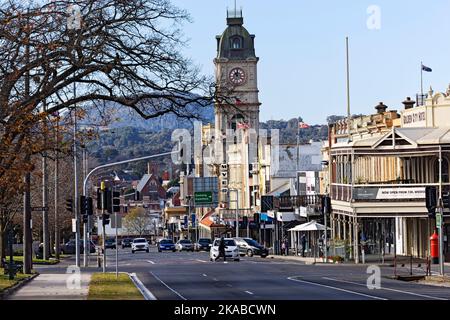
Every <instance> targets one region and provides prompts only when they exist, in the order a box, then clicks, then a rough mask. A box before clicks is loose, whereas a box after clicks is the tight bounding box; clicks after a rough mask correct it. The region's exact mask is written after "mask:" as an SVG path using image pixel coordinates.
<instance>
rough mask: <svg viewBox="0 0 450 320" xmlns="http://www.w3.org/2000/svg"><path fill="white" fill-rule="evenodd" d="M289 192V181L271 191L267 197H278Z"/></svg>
mask: <svg viewBox="0 0 450 320" xmlns="http://www.w3.org/2000/svg"><path fill="white" fill-rule="evenodd" d="M288 190H291V183H290V181H287V182H285V183H283V184H282V185H281V186H279V187H277V188H275V189H273V190H271V191H270V192H269V193H268V194H267V195H269V196H279V195H281V194H282V193H284V192H286V191H288Z"/></svg>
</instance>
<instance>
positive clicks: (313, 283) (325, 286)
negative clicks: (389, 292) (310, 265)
mask: <svg viewBox="0 0 450 320" xmlns="http://www.w3.org/2000/svg"><path fill="white" fill-rule="evenodd" d="M295 277H296V276H293V277H288V278H287V279H288V280H291V281H296V282H300V283H306V284H312V285H315V286H319V287H324V288H328V289H333V290H337V291H343V292H347V293H351V294H355V295H358V296H362V297H367V298H372V299H377V300H388V299H385V298H381V297H376V296H371V295H368V294H364V293H360V292H356V291H351V290H346V289H342V288H338V287H333V286H327V285H325V284H320V283H316V282H311V281H305V280H299V279H294V278H295Z"/></svg>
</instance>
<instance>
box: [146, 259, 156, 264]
mask: <svg viewBox="0 0 450 320" xmlns="http://www.w3.org/2000/svg"><path fill="white" fill-rule="evenodd" d="M147 262H148V263H151V264H155V262H153V261H152V260H147Z"/></svg>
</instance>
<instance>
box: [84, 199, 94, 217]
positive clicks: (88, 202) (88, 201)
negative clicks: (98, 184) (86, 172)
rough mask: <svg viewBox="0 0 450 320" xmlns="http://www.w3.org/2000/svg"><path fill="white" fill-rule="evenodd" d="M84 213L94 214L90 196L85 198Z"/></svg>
mask: <svg viewBox="0 0 450 320" xmlns="http://www.w3.org/2000/svg"><path fill="white" fill-rule="evenodd" d="M86 214H87V215H88V216H92V215H93V214H94V203H93V200H92V198H91V197H87V198H86Z"/></svg>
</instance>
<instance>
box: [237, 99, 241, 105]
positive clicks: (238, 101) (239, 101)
mask: <svg viewBox="0 0 450 320" xmlns="http://www.w3.org/2000/svg"><path fill="white" fill-rule="evenodd" d="M240 104H242V101H241V100H240V99H239V98H236V105H237V106H238V105H240Z"/></svg>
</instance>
